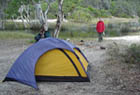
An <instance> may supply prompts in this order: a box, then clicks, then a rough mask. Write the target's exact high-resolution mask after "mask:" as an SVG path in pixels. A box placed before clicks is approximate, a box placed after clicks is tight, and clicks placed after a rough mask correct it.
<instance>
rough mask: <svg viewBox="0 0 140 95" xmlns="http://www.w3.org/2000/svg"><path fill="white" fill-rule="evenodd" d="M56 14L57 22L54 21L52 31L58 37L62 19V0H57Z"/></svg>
mask: <svg viewBox="0 0 140 95" xmlns="http://www.w3.org/2000/svg"><path fill="white" fill-rule="evenodd" d="M58 4H59V6H58V15H57V22H56V27H55V32H54V37H55V38H58V36H59V32H60V29H61V25H62V21H63V11H62V5H63V0H58Z"/></svg>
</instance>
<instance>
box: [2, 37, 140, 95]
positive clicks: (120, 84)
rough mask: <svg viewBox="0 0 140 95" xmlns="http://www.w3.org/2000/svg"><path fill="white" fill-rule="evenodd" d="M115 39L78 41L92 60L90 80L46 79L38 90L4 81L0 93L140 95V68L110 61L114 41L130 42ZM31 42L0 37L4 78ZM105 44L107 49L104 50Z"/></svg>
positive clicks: (90, 60) (30, 94) (21, 94)
mask: <svg viewBox="0 0 140 95" xmlns="http://www.w3.org/2000/svg"><path fill="white" fill-rule="evenodd" d="M112 40H113V39H107V40H106V41H104V42H102V43H98V42H97V41H91V40H90V41H85V42H83V43H82V44H81V43H80V42H74V43H75V44H77V46H78V47H79V48H80V49H81V50H82V51H83V53H84V54H85V55H86V57H87V58H88V60H89V65H90V70H89V74H90V80H91V82H89V83H88V82H87V83H82V82H81V83H78V82H67V83H66V82H42V83H38V87H39V89H40V90H35V89H34V88H32V87H29V86H26V85H23V84H21V83H17V82H4V83H2V82H1V83H0V95H140V76H139V75H140V68H138V67H137V66H135V65H134V66H133V67H131V68H129V66H128V65H127V64H123V63H116V64H111V63H109V61H108V60H109V58H110V56H109V55H108V54H107V52H108V50H109V49H110V45H111V44H113V42H116V43H126V42H127V41H125V40H123V41H122V40H114V41H112ZM30 45H31V44H27V43H26V42H25V41H23V40H13V41H10V40H7V41H4V40H0V80H3V79H4V77H5V75H6V74H7V72H8V70H9V69H10V67H11V66H12V63H13V62H14V61H15V60H16V58H17V57H18V56H19V55H20V54H21V53H22V52H23V51H24V50H25V49H26V48H27V47H29V46H30ZM101 46H103V47H105V48H106V49H100V47H101ZM130 76H131V77H130ZM134 78H135V79H134Z"/></svg>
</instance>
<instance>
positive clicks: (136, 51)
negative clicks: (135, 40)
mask: <svg viewBox="0 0 140 95" xmlns="http://www.w3.org/2000/svg"><path fill="white" fill-rule="evenodd" d="M125 61H126V62H127V63H139V64H140V45H136V44H132V45H131V46H130V47H129V48H128V49H127V53H126V56H125Z"/></svg>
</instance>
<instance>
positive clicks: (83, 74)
mask: <svg viewBox="0 0 140 95" xmlns="http://www.w3.org/2000/svg"><path fill="white" fill-rule="evenodd" d="M87 67H88V61H87V59H86V57H85V56H84V54H83V53H82V52H81V51H80V49H79V48H78V47H76V46H74V45H72V44H71V43H68V42H66V41H65V40H60V39H55V38H46V39H41V40H40V41H38V42H37V43H35V44H33V45H32V46H30V47H29V48H27V49H26V50H25V51H24V52H23V53H22V54H21V55H20V56H19V57H18V58H17V60H16V61H15V63H14V64H13V66H12V67H11V69H10V70H9V72H8V74H7V75H6V77H5V79H4V81H12V80H14V81H18V82H20V83H24V84H27V85H30V86H32V87H34V88H36V89H38V87H37V84H36V81H52V82H56V81H62V82H89V81H90V80H89V76H88V73H87Z"/></svg>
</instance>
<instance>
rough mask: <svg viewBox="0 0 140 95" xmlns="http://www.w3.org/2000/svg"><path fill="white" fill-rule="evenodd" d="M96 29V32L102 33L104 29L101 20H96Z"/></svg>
mask: <svg viewBox="0 0 140 95" xmlns="http://www.w3.org/2000/svg"><path fill="white" fill-rule="evenodd" d="M96 30H97V32H98V33H102V32H104V30H105V25H104V22H103V21H98V23H97V26H96Z"/></svg>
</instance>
